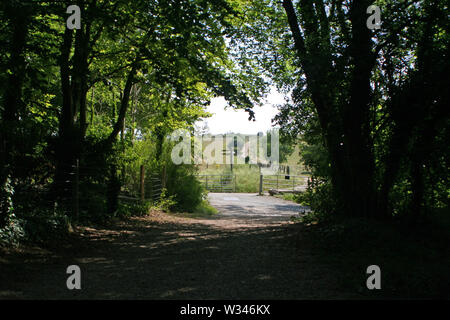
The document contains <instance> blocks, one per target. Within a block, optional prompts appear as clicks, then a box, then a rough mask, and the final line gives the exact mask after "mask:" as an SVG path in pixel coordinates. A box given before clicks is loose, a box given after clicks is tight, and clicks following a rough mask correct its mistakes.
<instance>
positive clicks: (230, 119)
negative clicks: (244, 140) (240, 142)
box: [197, 88, 284, 135]
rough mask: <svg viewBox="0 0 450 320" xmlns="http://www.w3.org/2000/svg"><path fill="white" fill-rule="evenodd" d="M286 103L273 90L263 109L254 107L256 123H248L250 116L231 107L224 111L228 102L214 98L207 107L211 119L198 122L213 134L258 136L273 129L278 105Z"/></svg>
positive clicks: (281, 96) (282, 96)
mask: <svg viewBox="0 0 450 320" xmlns="http://www.w3.org/2000/svg"><path fill="white" fill-rule="evenodd" d="M283 103H284V95H282V94H281V93H279V92H277V91H276V90H275V89H274V88H272V90H271V92H270V93H269V94H268V95H267V98H266V100H265V104H263V105H262V106H261V107H254V108H253V110H254V111H255V117H256V121H248V116H249V114H248V113H247V112H245V111H244V110H234V109H232V108H231V107H229V108H227V109H226V110H224V108H225V106H226V101H225V99H224V98H223V97H219V98H214V99H212V101H211V104H210V105H209V106H208V107H207V111H208V112H210V113H212V114H213V116H212V117H210V118H206V119H203V120H202V121H199V122H197V125H199V126H202V125H203V123H204V122H206V123H207V124H208V127H209V132H210V133H211V134H213V135H214V134H222V133H227V132H234V133H242V134H257V133H258V132H261V131H262V132H266V131H267V130H268V129H270V128H272V123H271V120H272V119H273V117H274V116H275V115H276V114H277V113H278V110H277V108H276V105H277V104H283Z"/></svg>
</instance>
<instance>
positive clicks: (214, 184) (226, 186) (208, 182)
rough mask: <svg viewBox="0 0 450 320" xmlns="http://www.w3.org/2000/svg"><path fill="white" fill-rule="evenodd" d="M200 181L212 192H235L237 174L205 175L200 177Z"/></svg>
mask: <svg viewBox="0 0 450 320" xmlns="http://www.w3.org/2000/svg"><path fill="white" fill-rule="evenodd" d="M197 177H198V180H199V181H200V182H201V183H202V185H203V186H204V187H205V189H206V190H208V191H211V192H235V191H236V175H235V174H231V173H230V174H203V175H198V176H197Z"/></svg>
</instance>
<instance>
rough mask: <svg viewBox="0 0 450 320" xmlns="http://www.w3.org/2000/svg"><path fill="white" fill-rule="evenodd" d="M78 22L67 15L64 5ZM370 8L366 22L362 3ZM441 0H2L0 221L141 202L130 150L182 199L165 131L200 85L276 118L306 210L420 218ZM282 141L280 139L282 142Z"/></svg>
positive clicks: (440, 66) (178, 205) (431, 169)
mask: <svg viewBox="0 0 450 320" xmlns="http://www.w3.org/2000/svg"><path fill="white" fill-rule="evenodd" d="M73 4H76V5H78V6H79V7H80V9H81V25H80V28H79V29H70V28H67V27H66V20H67V19H68V18H69V16H70V13H66V9H67V7H68V6H69V5H73ZM372 4H376V5H378V6H380V8H381V11H382V16H381V20H382V24H381V28H380V29H374V30H371V29H369V28H367V26H366V22H367V19H368V17H369V14H368V13H367V12H366V10H367V8H368V7H369V6H370V5H372ZM448 14H449V8H448V3H447V1H443V0H430V1H424V0H423V1H407V0H405V1H394V0H378V1H367V0H360V1H344V0H323V1H320V0H299V1H291V0H283V1H271V0H261V1H247V0H213V1H206V0H176V1H175V0H158V1H156V0H155V1H149V0H133V1H131V0H84V1H81V0H80V1H79V0H72V1H58V2H57V1H22V0H6V1H2V2H1V5H0V19H1V24H0V47H1V48H2V49H1V52H0V70H1V72H0V80H1V83H2V86H1V88H0V123H1V125H0V148H1V156H0V162H1V164H0V170H1V171H0V230H1V236H2V240H5V239H6V240H8V239H15V238H17V237H21V236H26V237H33V235H37V237H41V236H42V233H48V232H47V230H56V229H57V230H59V229H64V228H65V227H66V226H67V225H68V224H69V223H72V224H73V223H83V222H87V221H107V220H108V219H111V218H113V217H117V216H127V215H131V214H141V213H143V212H145V211H146V210H147V206H148V204H146V203H138V204H127V203H122V202H121V201H120V199H119V193H120V192H126V193H128V194H129V195H130V196H133V195H135V194H134V193H135V192H136V190H138V188H139V174H140V167H141V165H144V164H145V168H146V172H147V173H148V174H150V173H151V174H152V175H156V176H158V177H161V176H163V177H164V178H163V179H164V181H163V182H162V183H163V187H164V189H165V190H164V197H163V198H164V199H163V201H165V205H167V206H170V207H171V209H172V210H178V211H191V210H194V209H195V208H196V207H197V206H198V205H199V204H201V203H202V201H203V198H204V197H203V195H204V190H202V188H201V186H200V184H199V182H198V181H197V180H196V178H195V170H196V169H195V167H193V166H186V165H184V166H183V165H181V166H176V165H174V164H173V163H172V162H171V161H170V147H171V143H172V144H173V142H170V141H169V140H167V139H166V137H167V135H168V134H170V133H171V132H172V131H173V130H176V129H180V128H182V129H187V130H193V129H194V126H195V122H196V121H197V120H199V119H201V118H204V117H207V116H208V114H207V113H206V111H205V109H206V106H207V105H208V104H209V103H210V101H211V99H212V98H213V97H219V96H223V97H225V99H226V100H227V101H228V103H229V105H230V107H233V108H241V109H245V110H246V111H247V112H248V114H249V120H252V118H253V117H254V113H253V110H252V109H254V108H257V107H258V105H259V104H261V103H262V101H263V99H264V97H265V95H266V94H267V93H268V91H269V88H270V86H271V85H274V86H276V87H277V88H278V89H279V90H280V91H281V92H283V93H285V94H286V97H287V100H286V101H287V102H286V104H284V105H281V106H279V110H280V113H279V114H278V115H277V117H276V118H275V119H274V124H276V125H278V126H279V127H280V128H281V131H282V136H283V141H287V142H289V143H290V144H291V145H296V144H299V145H300V153H301V157H302V159H303V160H304V162H305V165H307V166H308V168H309V169H310V171H311V172H312V175H313V176H314V178H315V179H314V181H315V182H314V184H313V185H311V186H310V188H309V190H308V191H307V194H305V195H302V201H304V202H307V203H308V204H309V205H310V206H311V207H312V209H313V210H314V211H315V212H317V213H320V214H324V215H332V216H343V217H346V216H351V217H360V218H364V219H369V218H370V219H372V218H374V219H382V220H392V219H402V220H403V219H404V220H405V221H408V222H420V221H422V220H423V219H424V218H426V217H427V216H429V215H430V214H432V213H434V212H437V211H441V212H445V211H446V210H447V209H448V204H449V202H448V201H449V195H450V194H449V190H450V185H449V180H448V169H449V166H450V164H449V159H450V157H449V147H448V145H449V131H448V130H449V128H450V119H449V108H448V107H449V105H450V103H449V93H450V92H449V89H448V88H449V87H450V83H449V77H448V75H449V74H450V70H449V66H450V64H449V41H450V36H449V34H448V30H450V28H449V23H450V20H449V19H448ZM287 142H286V143H287Z"/></svg>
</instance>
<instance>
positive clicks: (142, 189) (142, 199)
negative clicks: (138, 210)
mask: <svg viewBox="0 0 450 320" xmlns="http://www.w3.org/2000/svg"><path fill="white" fill-rule="evenodd" d="M144 181H145V169H144V165H143V164H142V165H141V176H140V193H141V201H144V200H145V190H144Z"/></svg>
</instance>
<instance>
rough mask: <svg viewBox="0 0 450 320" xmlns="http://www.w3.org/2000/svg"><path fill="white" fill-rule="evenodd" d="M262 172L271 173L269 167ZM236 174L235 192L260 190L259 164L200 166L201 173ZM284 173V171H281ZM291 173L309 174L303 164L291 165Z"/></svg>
mask: <svg viewBox="0 0 450 320" xmlns="http://www.w3.org/2000/svg"><path fill="white" fill-rule="evenodd" d="M261 172H262V174H263V175H264V174H266V175H267V174H269V173H270V172H268V170H267V169H264V168H262V171H261ZM231 173H232V174H234V175H235V177H236V181H235V183H236V187H235V192H247V193H257V192H259V176H260V169H259V167H258V166H257V165H248V164H239V165H233V171H231V168H230V165H229V164H228V165H208V166H206V165H203V166H200V167H199V172H198V174H199V175H219V174H231ZM271 174H273V173H271ZM280 174H284V173H280ZM290 175H296V176H301V177H303V180H305V179H306V178H307V177H308V175H307V174H305V171H304V168H303V167H301V166H290Z"/></svg>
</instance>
